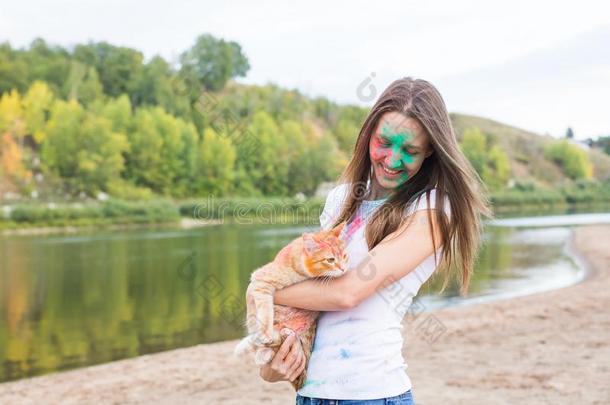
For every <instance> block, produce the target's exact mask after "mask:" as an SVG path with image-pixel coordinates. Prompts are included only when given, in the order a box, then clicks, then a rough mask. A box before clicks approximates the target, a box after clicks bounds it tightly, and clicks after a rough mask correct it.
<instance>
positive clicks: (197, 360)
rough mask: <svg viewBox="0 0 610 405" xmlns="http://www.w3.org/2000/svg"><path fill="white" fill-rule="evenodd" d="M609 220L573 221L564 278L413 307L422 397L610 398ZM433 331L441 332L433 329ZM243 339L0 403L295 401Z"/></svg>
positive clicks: (66, 375) (415, 369)
mask: <svg viewBox="0 0 610 405" xmlns="http://www.w3.org/2000/svg"><path fill="white" fill-rule="evenodd" d="M609 240H610V225H589V226H579V227H576V228H573V229H572V233H571V236H570V241H569V247H570V249H571V251H572V253H573V254H575V255H576V256H577V257H578V258H579V261H582V263H583V265H585V266H586V270H587V272H586V276H585V277H584V278H583V280H582V281H581V282H579V283H577V284H574V285H571V286H568V287H563V288H559V289H556V290H551V291H546V292H541V293H536V294H532V295H527V296H520V297H515V298H510V299H504V300H499V301H493V302H487V303H480V304H474V305H469V306H463V307H449V308H443V309H440V310H436V311H431V312H425V313H421V314H419V315H417V316H407V318H406V319H405V322H404V324H403V325H404V330H403V332H404V336H405V347H404V350H403V354H404V356H405V359H406V362H407V364H408V369H407V373H408V374H409V377H410V378H411V381H412V383H413V388H412V391H413V395H414V399H415V401H416V402H417V403H419V404H426V405H429V404H444V403H452V404H471V403H481V398H485V403H486V404H508V403H523V404H538V403H579V404H580V403H582V404H606V403H608V402H609V401H610V387H608V384H607V382H608V381H610V319H608V316H607V314H608V308H610V251H609V250H608V249H607V241H609ZM434 331H436V332H435V333H433V332H434ZM236 343H237V340H232V341H226V342H219V343H212V344H201V345H197V346H194V347H189V348H181V349H175V350H170V351H166V352H162V353H156V354H150V355H144V356H139V357H136V358H131V359H125V360H119V361H115V362H111V363H106V364H101V365H97V366H91V367H85V368H80V369H75V370H70V371H64V372H57V373H53V374H48V375H44V376H39V377H33V378H28V379H23V380H18V381H14V382H8V383H3V384H0V403H3V404H23V403H58V404H59V403H61V404H67V403H79V404H80V403H100V402H101V403H223V404H248V403H252V404H254V403H270V404H290V403H294V396H295V395H294V392H293V391H292V388H291V386H290V385H289V384H288V383H286V382H280V383H275V384H269V383H266V382H264V381H262V380H261V379H260V377H259V376H258V369H257V368H256V367H255V366H253V365H250V364H247V363H245V362H244V361H241V360H240V359H236V358H234V357H233V356H232V354H231V352H232V350H233V347H234V345H235V344H236Z"/></svg>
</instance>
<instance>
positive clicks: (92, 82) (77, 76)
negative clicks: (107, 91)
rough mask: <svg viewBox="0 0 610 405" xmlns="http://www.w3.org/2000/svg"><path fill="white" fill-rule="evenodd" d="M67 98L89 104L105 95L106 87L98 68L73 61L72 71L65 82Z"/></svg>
mask: <svg viewBox="0 0 610 405" xmlns="http://www.w3.org/2000/svg"><path fill="white" fill-rule="evenodd" d="M64 94H65V95H66V98H67V99H74V100H77V101H78V102H79V103H80V104H82V105H85V106H88V105H90V104H91V103H93V102H94V101H95V100H97V99H101V98H102V97H103V96H104V89H103V86H102V83H101V82H100V79H99V75H98V73H97V70H95V68H94V67H93V66H87V65H85V64H83V63H81V62H78V61H72V65H71V67H70V73H69V75H68V78H67V80H66V83H65V84H64Z"/></svg>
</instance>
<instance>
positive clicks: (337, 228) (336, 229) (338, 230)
mask: <svg viewBox="0 0 610 405" xmlns="http://www.w3.org/2000/svg"><path fill="white" fill-rule="evenodd" d="M344 227H345V221H343V222H341V223H340V224H339V225H337V226H335V227H334V228H333V229H331V232H332V233H333V235H335V236H336V237H337V238H338V237H339V235H341V231H342V230H343V228H344Z"/></svg>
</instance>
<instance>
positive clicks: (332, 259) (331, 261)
mask: <svg viewBox="0 0 610 405" xmlns="http://www.w3.org/2000/svg"><path fill="white" fill-rule="evenodd" d="M326 261H327V262H329V263H334V262H335V258H334V257H328V258H326Z"/></svg>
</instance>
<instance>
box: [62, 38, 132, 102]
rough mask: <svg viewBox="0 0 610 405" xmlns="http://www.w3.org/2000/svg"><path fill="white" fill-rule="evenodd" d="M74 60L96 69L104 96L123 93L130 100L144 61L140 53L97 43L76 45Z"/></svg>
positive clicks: (104, 43)
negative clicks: (127, 95)
mask: <svg viewBox="0 0 610 405" xmlns="http://www.w3.org/2000/svg"><path fill="white" fill-rule="evenodd" d="M74 58H75V59H76V60H77V61H79V62H82V63H83V64H85V65H88V66H93V67H94V68H95V69H96V71H97V73H98V74H99V77H100V81H101V83H102V86H103V88H104V93H105V94H106V95H108V96H110V97H118V96H120V95H121V94H123V93H125V94H129V96H130V98H131V97H133V94H134V93H135V90H136V88H137V86H138V83H139V82H140V80H141V75H142V70H143V64H142V63H143V60H144V55H143V54H142V52H140V51H137V50H135V49H131V48H126V47H119V46H114V45H111V44H109V43H107V42H98V43H89V44H87V45H77V46H76V48H75V49H74Z"/></svg>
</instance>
